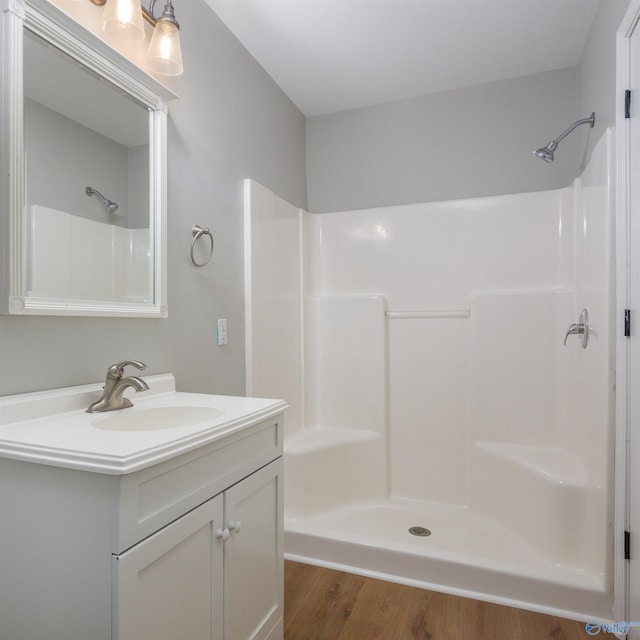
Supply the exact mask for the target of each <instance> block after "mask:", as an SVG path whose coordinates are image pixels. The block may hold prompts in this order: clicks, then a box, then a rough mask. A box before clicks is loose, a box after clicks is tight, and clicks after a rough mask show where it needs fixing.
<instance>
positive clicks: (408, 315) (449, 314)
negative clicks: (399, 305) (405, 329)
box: [385, 309, 471, 320]
mask: <svg viewBox="0 0 640 640" xmlns="http://www.w3.org/2000/svg"><path fill="white" fill-rule="evenodd" d="M385 315H386V316H387V318H389V320H419V319H432V318H433V319H435V318H470V317H471V311H470V310H469V309H444V310H436V311H387V312H386V313H385Z"/></svg>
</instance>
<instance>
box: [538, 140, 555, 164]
mask: <svg viewBox="0 0 640 640" xmlns="http://www.w3.org/2000/svg"><path fill="white" fill-rule="evenodd" d="M557 146H558V145H557V144H555V145H554V144H553V142H550V143H549V144H548V145H547V146H546V147H540V149H536V150H535V151H534V152H533V153H535V154H536V155H537V156H538V158H542V160H544V161H545V162H553V152H554V151H555V149H556V147H557Z"/></svg>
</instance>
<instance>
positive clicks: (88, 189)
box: [84, 187, 120, 214]
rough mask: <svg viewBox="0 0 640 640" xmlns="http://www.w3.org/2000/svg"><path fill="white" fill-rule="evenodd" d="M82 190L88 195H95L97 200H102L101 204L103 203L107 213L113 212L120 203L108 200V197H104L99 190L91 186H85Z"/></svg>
mask: <svg viewBox="0 0 640 640" xmlns="http://www.w3.org/2000/svg"><path fill="white" fill-rule="evenodd" d="M84 192H85V193H86V194H87V195H88V196H89V197H91V196H96V197H97V198H98V199H99V200H102V204H103V205H104V208H105V209H106V210H107V213H108V214H112V213H115V212H116V211H117V210H118V207H119V206H120V203H118V202H114V201H113V200H109V198H105V197H104V196H103V195H102V194H101V193H100V192H99V191H96V190H95V189H93V188H92V187H86V188H85V190H84Z"/></svg>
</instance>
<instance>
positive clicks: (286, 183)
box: [0, 0, 307, 395]
mask: <svg viewBox="0 0 640 640" xmlns="http://www.w3.org/2000/svg"><path fill="white" fill-rule="evenodd" d="M98 10H99V9H98ZM178 18H179V20H180V25H181V27H182V34H183V37H182V45H183V56H184V64H185V72H184V74H183V75H182V76H180V77H179V78H177V80H176V82H175V90H176V92H177V93H178V95H179V96H180V98H179V99H178V100H177V101H175V102H173V103H172V104H171V108H170V120H169V203H168V204H169V223H168V225H169V252H168V253H169V264H168V269H169V290H168V295H169V318H168V319H166V320H148V319H119V318H57V317H35V316H32V317H22V316H2V317H0V358H1V361H2V366H1V367H0V395H6V394H11V393H19V392H26V391H33V390H39V389H47V388H53V387H62V386H67V385H75V384H84V383H88V382H94V381H98V380H102V379H103V378H104V374H105V372H106V368H107V365H108V364H110V363H112V362H116V361H117V360H120V359H129V358H135V359H139V360H142V361H144V362H146V363H147V364H148V365H149V368H148V370H147V372H148V373H159V372H164V371H171V372H174V373H175V374H176V378H177V383H178V386H179V388H181V389H184V390H187V389H188V390H192V391H202V392H209V393H230V394H242V393H243V392H244V335H243V334H244V326H243V323H244V309H243V307H244V298H243V295H244V294H243V244H242V243H243V240H242V179H243V178H244V177H246V176H249V177H253V178H255V179H256V180H258V181H259V182H261V183H263V184H264V185H266V186H267V187H269V188H270V189H272V190H274V191H275V192H276V193H278V194H280V195H281V196H282V197H283V198H286V199H287V200H289V201H291V202H292V203H295V204H296V205H298V206H301V207H306V204H307V202H306V176H305V120H304V117H303V115H302V114H301V113H300V112H299V111H298V110H297V109H296V108H295V107H294V106H293V104H292V103H291V102H290V101H289V99H288V98H287V97H286V96H285V95H284V94H283V93H282V92H281V91H280V89H279V88H278V87H277V86H276V85H275V83H274V82H273V81H272V80H271V79H270V78H269V77H268V76H267V75H266V74H265V73H264V71H263V70H262V68H261V67H260V66H259V65H258V64H257V63H256V62H255V60H254V59H253V58H252V57H251V56H250V55H249V54H248V53H247V52H246V51H245V50H244V49H243V48H242V47H241V46H240V45H239V43H238V42H237V41H236V40H235V38H233V36H232V35H231V34H230V33H229V32H228V31H227V29H226V28H225V27H223V25H222V24H221V22H220V21H219V20H218V19H217V17H216V16H215V15H214V13H213V12H212V11H211V10H210V9H209V8H208V7H207V6H206V4H205V2H204V0H190V1H189V2H182V3H181V5H180V10H179V16H178ZM195 223H198V224H201V225H206V226H209V227H211V229H212V230H213V232H214V234H215V238H216V252H215V255H214V258H213V260H212V261H211V263H210V264H209V265H208V266H207V267H205V268H203V269H196V268H195V267H193V266H192V265H191V263H190V262H189V247H190V244H191V227H192V226H193V224H195ZM221 317H223V318H227V319H228V321H229V344H228V345H227V346H226V347H222V348H218V347H216V346H215V325H216V318H221Z"/></svg>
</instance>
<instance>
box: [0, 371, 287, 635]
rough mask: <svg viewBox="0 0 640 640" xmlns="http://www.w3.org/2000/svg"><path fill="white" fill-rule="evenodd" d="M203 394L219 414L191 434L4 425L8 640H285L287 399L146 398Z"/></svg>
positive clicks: (57, 420)
mask: <svg viewBox="0 0 640 640" xmlns="http://www.w3.org/2000/svg"><path fill="white" fill-rule="evenodd" d="M157 386H160V382H158V383H157ZM47 393H48V392H47ZM47 398H48V396H47ZM203 398H205V399H204V400H203ZM206 398H211V400H207V399H206ZM47 401H48V400H47ZM65 401H66V402H68V400H65ZM12 402H13V400H12V401H11V402H7V401H5V405H2V404H1V403H0V414H3V413H4V416H8V415H9V414H10V413H11V412H12V411H14V408H13V406H14V405H13V404H12ZM205 402H211V403H214V404H215V405H216V406H219V407H222V408H223V409H224V415H223V416H222V417H220V419H219V423H218V424H214V425H212V426H211V427H210V428H203V429H195V428H194V429H193V430H192V431H190V432H185V433H184V434H183V433H182V432H179V431H178V430H175V431H174V430H170V429H162V430H161V431H156V432H155V433H154V434H149V435H144V434H142V435H140V434H139V435H135V434H131V433H124V434H122V433H105V432H103V431H101V430H100V429H97V428H95V427H93V426H90V427H86V426H85V422H83V421H92V420H99V419H101V417H100V416H98V417H93V416H90V415H89V414H84V412H78V413H75V412H74V413H73V414H62V415H61V417H55V416H54V418H53V419H48V420H43V421H42V422H40V421H39V420H38V421H34V420H29V421H26V422H25V423H24V425H22V424H18V423H14V424H4V425H2V424H0V639H1V640H281V639H282V635H283V625H282V614H283V561H284V560H283V506H282V500H283V477H282V437H283V416H282V411H283V409H284V408H286V404H285V403H283V402H282V401H269V400H263V399H251V398H247V399H243V398H233V397H224V396H209V397H204V396H199V395H198V394H184V393H180V392H175V393H173V394H168V395H167V394H165V395H162V394H159V395H158V396H157V398H156V399H154V398H151V399H150V400H149V402H148V406H150V407H155V406H165V405H168V404H175V403H178V404H180V403H182V404H194V403H197V404H199V405H202V404H203V403H205ZM85 406H86V405H85ZM137 406H140V409H139V410H140V411H141V410H142V407H143V402H140V403H139V405H136V407H137ZM136 407H134V409H130V410H127V411H131V412H132V413H131V414H130V415H134V414H133V412H134V410H135V409H136ZM85 416H87V417H85ZM1 417H3V416H2V415H0V418H1ZM74 421H76V422H77V423H78V424H77V425H75V423H74ZM81 422H82V424H80V423H81ZM86 424H87V425H88V424H89V422H86ZM92 424H93V423H92ZM74 425H75V426H74ZM70 429H75V431H70ZM87 429H93V431H87ZM171 431H174V433H170V432H171ZM94 432H95V433H94ZM83 438H85V439H84V440H83ZM36 440H38V441H39V442H41V444H39V445H38V446H37V447H36V445H35V444H34V443H35V442H36ZM138 440H139V441H140V442H145V443H147V444H146V445H145V446H146V448H145V449H144V452H143V453H139V451H138V449H137V446H138V445H137V444H135V446H134V442H137V441H138ZM196 441H197V444H194V442H196ZM169 442H171V445H170V446H169V445H168V444H167V443H169ZM123 443H124V444H123ZM127 443H128V444H127ZM150 443H152V444H150ZM125 445H126V447H125ZM63 450H64V455H63ZM170 450H171V451H170ZM123 451H124V452H125V453H122V452H123ZM140 451H142V449H140ZM65 456H66V457H65ZM45 457H46V459H47V460H48V461H47V462H45Z"/></svg>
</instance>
